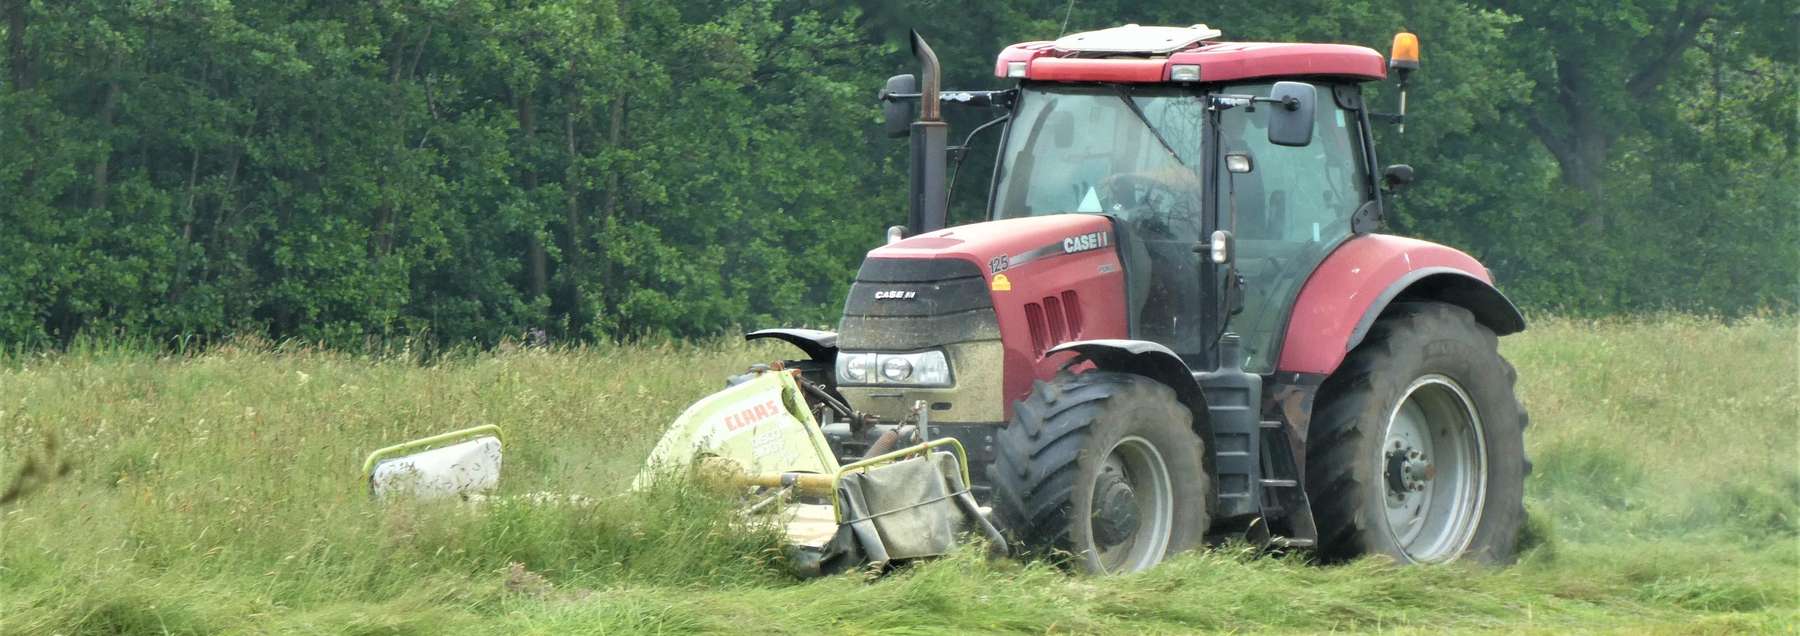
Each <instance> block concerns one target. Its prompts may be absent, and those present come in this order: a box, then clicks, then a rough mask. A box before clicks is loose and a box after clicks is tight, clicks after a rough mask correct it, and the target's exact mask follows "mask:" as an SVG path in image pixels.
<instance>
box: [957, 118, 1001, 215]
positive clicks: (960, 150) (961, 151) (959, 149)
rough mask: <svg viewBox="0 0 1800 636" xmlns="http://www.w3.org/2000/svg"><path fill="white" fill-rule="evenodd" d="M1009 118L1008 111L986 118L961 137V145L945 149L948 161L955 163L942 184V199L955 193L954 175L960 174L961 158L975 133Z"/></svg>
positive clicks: (967, 152) (973, 139)
mask: <svg viewBox="0 0 1800 636" xmlns="http://www.w3.org/2000/svg"><path fill="white" fill-rule="evenodd" d="M1009 119H1012V115H1011V114H1010V113H1009V114H1006V115H1001V116H999V117H995V118H993V119H991V120H988V122H987V123H985V124H982V125H980V126H976V127H975V129H974V130H971V131H969V134H968V135H967V136H965V137H963V142H962V145H961V146H951V147H949V148H946V149H945V150H946V151H947V154H949V155H950V157H949V159H950V161H954V162H956V165H954V166H952V167H951V168H950V182H949V183H948V184H946V185H945V186H944V200H946V201H948V200H949V199H950V195H952V194H955V193H956V177H957V175H961V174H962V167H963V158H964V157H966V156H968V154H969V146H970V145H971V144H973V143H974V141H975V135H978V134H981V131H983V130H987V129H988V128H991V127H993V126H994V124H999V123H1002V122H1005V121H1007V120H1009Z"/></svg>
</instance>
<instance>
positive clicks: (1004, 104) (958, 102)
mask: <svg viewBox="0 0 1800 636" xmlns="http://www.w3.org/2000/svg"><path fill="white" fill-rule="evenodd" d="M1018 95H1019V89H1016V88H1009V89H1006V90H1003V91H942V92H939V93H938V103H939V104H943V105H946V106H976V107H983V108H1011V107H1012V103H1013V98H1015V97H1017V96H1018ZM923 96H924V94H923V93H890V92H887V91H885V90H884V91H881V93H880V95H879V96H878V99H880V100H881V101H884V102H916V101H919V99H920V98H921V97H923Z"/></svg>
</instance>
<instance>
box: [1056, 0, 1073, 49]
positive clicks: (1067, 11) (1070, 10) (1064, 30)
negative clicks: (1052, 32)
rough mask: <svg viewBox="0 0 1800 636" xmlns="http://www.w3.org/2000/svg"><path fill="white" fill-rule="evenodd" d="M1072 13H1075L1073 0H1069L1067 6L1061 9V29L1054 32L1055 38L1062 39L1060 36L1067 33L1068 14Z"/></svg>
mask: <svg viewBox="0 0 1800 636" xmlns="http://www.w3.org/2000/svg"><path fill="white" fill-rule="evenodd" d="M1074 13H1075V0H1069V8H1067V9H1064V10H1063V25H1062V30H1061V31H1058V32H1056V39H1058V40H1060V39H1062V36H1064V35H1068V34H1069V16H1070V15H1072V14H1074Z"/></svg>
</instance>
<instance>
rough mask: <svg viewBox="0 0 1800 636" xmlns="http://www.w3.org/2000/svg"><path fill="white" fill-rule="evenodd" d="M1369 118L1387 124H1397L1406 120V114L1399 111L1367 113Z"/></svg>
mask: <svg viewBox="0 0 1800 636" xmlns="http://www.w3.org/2000/svg"><path fill="white" fill-rule="evenodd" d="M1369 119H1372V120H1375V121H1379V122H1384V123H1389V124H1399V123H1404V122H1405V121H1406V115H1402V114H1400V113H1369Z"/></svg>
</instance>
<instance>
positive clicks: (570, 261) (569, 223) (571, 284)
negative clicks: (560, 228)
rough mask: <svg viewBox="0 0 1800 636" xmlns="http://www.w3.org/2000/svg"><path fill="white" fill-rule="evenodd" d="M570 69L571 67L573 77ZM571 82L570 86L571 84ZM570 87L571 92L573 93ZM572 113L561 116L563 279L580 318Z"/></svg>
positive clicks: (577, 181) (578, 181)
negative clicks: (564, 155)
mask: <svg viewBox="0 0 1800 636" xmlns="http://www.w3.org/2000/svg"><path fill="white" fill-rule="evenodd" d="M573 68H574V67H573V66H571V67H570V69H571V73H570V74H571V75H573V72H572V71H573ZM572 83H573V82H571V84H572ZM574 88H575V87H574V86H570V92H571V93H573V92H574ZM575 113H576V105H575V104H573V103H571V104H570V105H569V108H568V112H567V113H566V114H564V115H563V141H564V142H566V144H567V150H568V153H569V170H568V173H567V176H565V177H564V178H563V193H564V197H565V199H564V202H565V205H566V209H565V210H564V215H565V218H564V224H565V226H566V227H565V228H564V231H565V232H566V233H567V236H568V239H567V241H566V242H565V244H564V246H563V260H564V261H565V262H566V263H567V271H568V272H569V274H568V275H567V276H564V277H563V278H564V279H566V282H567V284H568V292H567V293H568V297H569V316H570V317H571V318H574V317H578V316H580V315H581V281H580V278H581V276H580V274H581V272H582V269H581V243H582V240H581V239H582V233H581V169H580V162H581V154H580V150H579V149H578V148H577V147H576V145H575Z"/></svg>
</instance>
